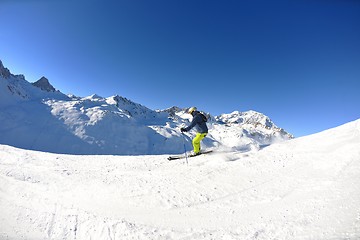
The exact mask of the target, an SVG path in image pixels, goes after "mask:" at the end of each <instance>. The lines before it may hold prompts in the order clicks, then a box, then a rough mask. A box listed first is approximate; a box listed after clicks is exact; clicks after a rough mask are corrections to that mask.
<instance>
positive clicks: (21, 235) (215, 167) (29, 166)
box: [0, 100, 360, 240]
mask: <svg viewBox="0 0 360 240" xmlns="http://www.w3.org/2000/svg"><path fill="white" fill-rule="evenodd" d="M99 101H103V100H99ZM90 103H92V102H90ZM124 114H125V113H124ZM125 115H126V114H125ZM126 116H127V115H126ZM359 146H360V120H357V121H354V122H351V123H348V124H345V125H343V126H340V127H337V128H335V129H330V130H327V131H324V132H321V133H318V134H315V135H311V136H307V137H302V138H297V139H293V140H290V141H284V142H282V143H278V144H273V145H271V146H269V147H267V148H264V149H262V150H260V151H252V152H246V153H244V152H238V151H237V152H225V153H224V152H215V153H212V154H208V155H203V156H199V157H196V158H191V159H189V162H188V164H186V162H185V160H177V161H171V162H169V161H167V160H166V156H164V155H145V156H108V155H106V156H94V155H90V156H89V155H85V156H79V155H77V156H75V155H64V154H52V153H44V152H37V151H29V150H23V149H18V148H14V147H10V146H5V145H1V144H0V239H4V240H13V239H14V240H15V239H16V240H22V239H23V240H25V239H26V240H28V239H39V240H41V239H44V240H45V239H64V240H75V239H81V240H87V239H89V240H90V239H97V240H113V239H122V240H123V239H124V240H127V239H129V240H130V239H150V240H162V239H164V240H165V239H166V240H172V239H174V240H175V239H191V240H193V239H194V240H217V239H224V240H225V239H228V240H238V239H244V240H259V239H260V240H265V239H266V240H267V239H272V240H274V239H277V240H288V239H292V240H304V239H309V240H318V239H321V240H335V239H336V240H338V239H344V240H345V239H346V240H358V239H360V218H359V216H360V205H359V203H360V184H359V182H360V148H359Z"/></svg>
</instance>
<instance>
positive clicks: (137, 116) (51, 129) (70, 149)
mask: <svg viewBox="0 0 360 240" xmlns="http://www.w3.org/2000/svg"><path fill="white" fill-rule="evenodd" d="M209 117H210V120H209V123H208V127H209V129H210V132H209V134H208V136H207V137H206V138H205V139H204V141H203V142H202V145H203V148H214V147H217V148H219V147H221V148H222V149H224V150H229V149H230V150H242V151H248V150H252V149H260V148H261V147H262V146H266V145H269V144H272V143H274V142H278V141H282V140H288V139H291V138H292V136H291V135H290V134H288V133H287V132H286V131H285V130H283V129H281V128H279V127H277V126H276V125H275V124H274V123H273V122H272V121H271V120H270V119H269V118H268V117H267V116H265V115H263V114H261V113H258V112H255V111H248V112H243V113H242V112H237V111H236V112H233V113H231V114H223V115H220V116H217V117H212V116H210V115H209ZM190 118H191V116H190V115H189V114H186V113H185V109H180V108H177V107H172V108H169V109H166V110H161V111H160V110H158V111H154V110H151V109H149V108H147V107H145V106H143V105H141V104H138V103H134V102H132V101H130V100H128V99H126V98H124V97H120V96H112V97H109V98H103V97H100V96H98V95H96V94H94V95H92V96H89V97H85V98H81V97H76V96H67V95H65V94H63V93H61V92H59V91H56V90H55V88H54V87H53V86H52V85H51V84H50V83H49V81H48V80H47V79H46V78H45V77H42V78H41V79H40V80H39V81H37V82H35V83H33V84H30V83H29V82H27V81H26V80H25V77H24V76H22V75H13V74H11V73H10V71H9V70H8V69H7V68H5V67H4V66H3V65H2V63H1V61H0V122H1V125H0V144H7V145H11V146H15V147H19V148H23V149H30V150H39V151H45V152H53V153H67V154H116V155H137V154H165V153H167V154H175V153H181V152H183V150H184V145H183V141H184V139H183V135H182V134H181V133H180V131H179V129H180V127H182V126H185V125H188V124H189V121H190V120H191V119H190ZM193 136H194V132H190V133H186V135H185V140H186V141H185V143H186V148H187V149H192V145H191V139H192V137H193Z"/></svg>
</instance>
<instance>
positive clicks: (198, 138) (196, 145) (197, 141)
mask: <svg viewBox="0 0 360 240" xmlns="http://www.w3.org/2000/svg"><path fill="white" fill-rule="evenodd" d="M206 135H207V133H197V134H196V136H195V138H194V139H193V140H192V144H193V147H194V153H199V152H200V142H201V140H203V139H204V137H206Z"/></svg>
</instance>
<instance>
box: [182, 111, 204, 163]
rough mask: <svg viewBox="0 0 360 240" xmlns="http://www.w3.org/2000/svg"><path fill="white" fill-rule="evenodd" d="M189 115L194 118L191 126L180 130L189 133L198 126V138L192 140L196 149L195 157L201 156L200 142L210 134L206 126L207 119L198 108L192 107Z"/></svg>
mask: <svg viewBox="0 0 360 240" xmlns="http://www.w3.org/2000/svg"><path fill="white" fill-rule="evenodd" d="M188 113H189V114H191V115H192V116H193V119H192V121H191V123H190V125H189V126H187V127H182V128H181V129H180V131H181V132H188V131H190V130H191V129H192V128H193V127H195V126H196V130H197V133H196V136H195V138H194V139H193V140H192V144H193V147H194V155H195V156H196V155H200V154H201V153H200V141H201V140H203V139H204V137H206V135H207V134H208V128H207V126H206V122H207V118H206V117H205V116H204V114H202V113H200V112H199V111H198V110H197V109H196V107H191V108H190V109H189V110H188Z"/></svg>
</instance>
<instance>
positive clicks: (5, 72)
mask: <svg viewBox="0 0 360 240" xmlns="http://www.w3.org/2000/svg"><path fill="white" fill-rule="evenodd" d="M0 76H1V77H3V78H9V77H10V76H11V73H10V70H9V69H7V68H6V67H4V65H3V63H2V61H1V60H0Z"/></svg>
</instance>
